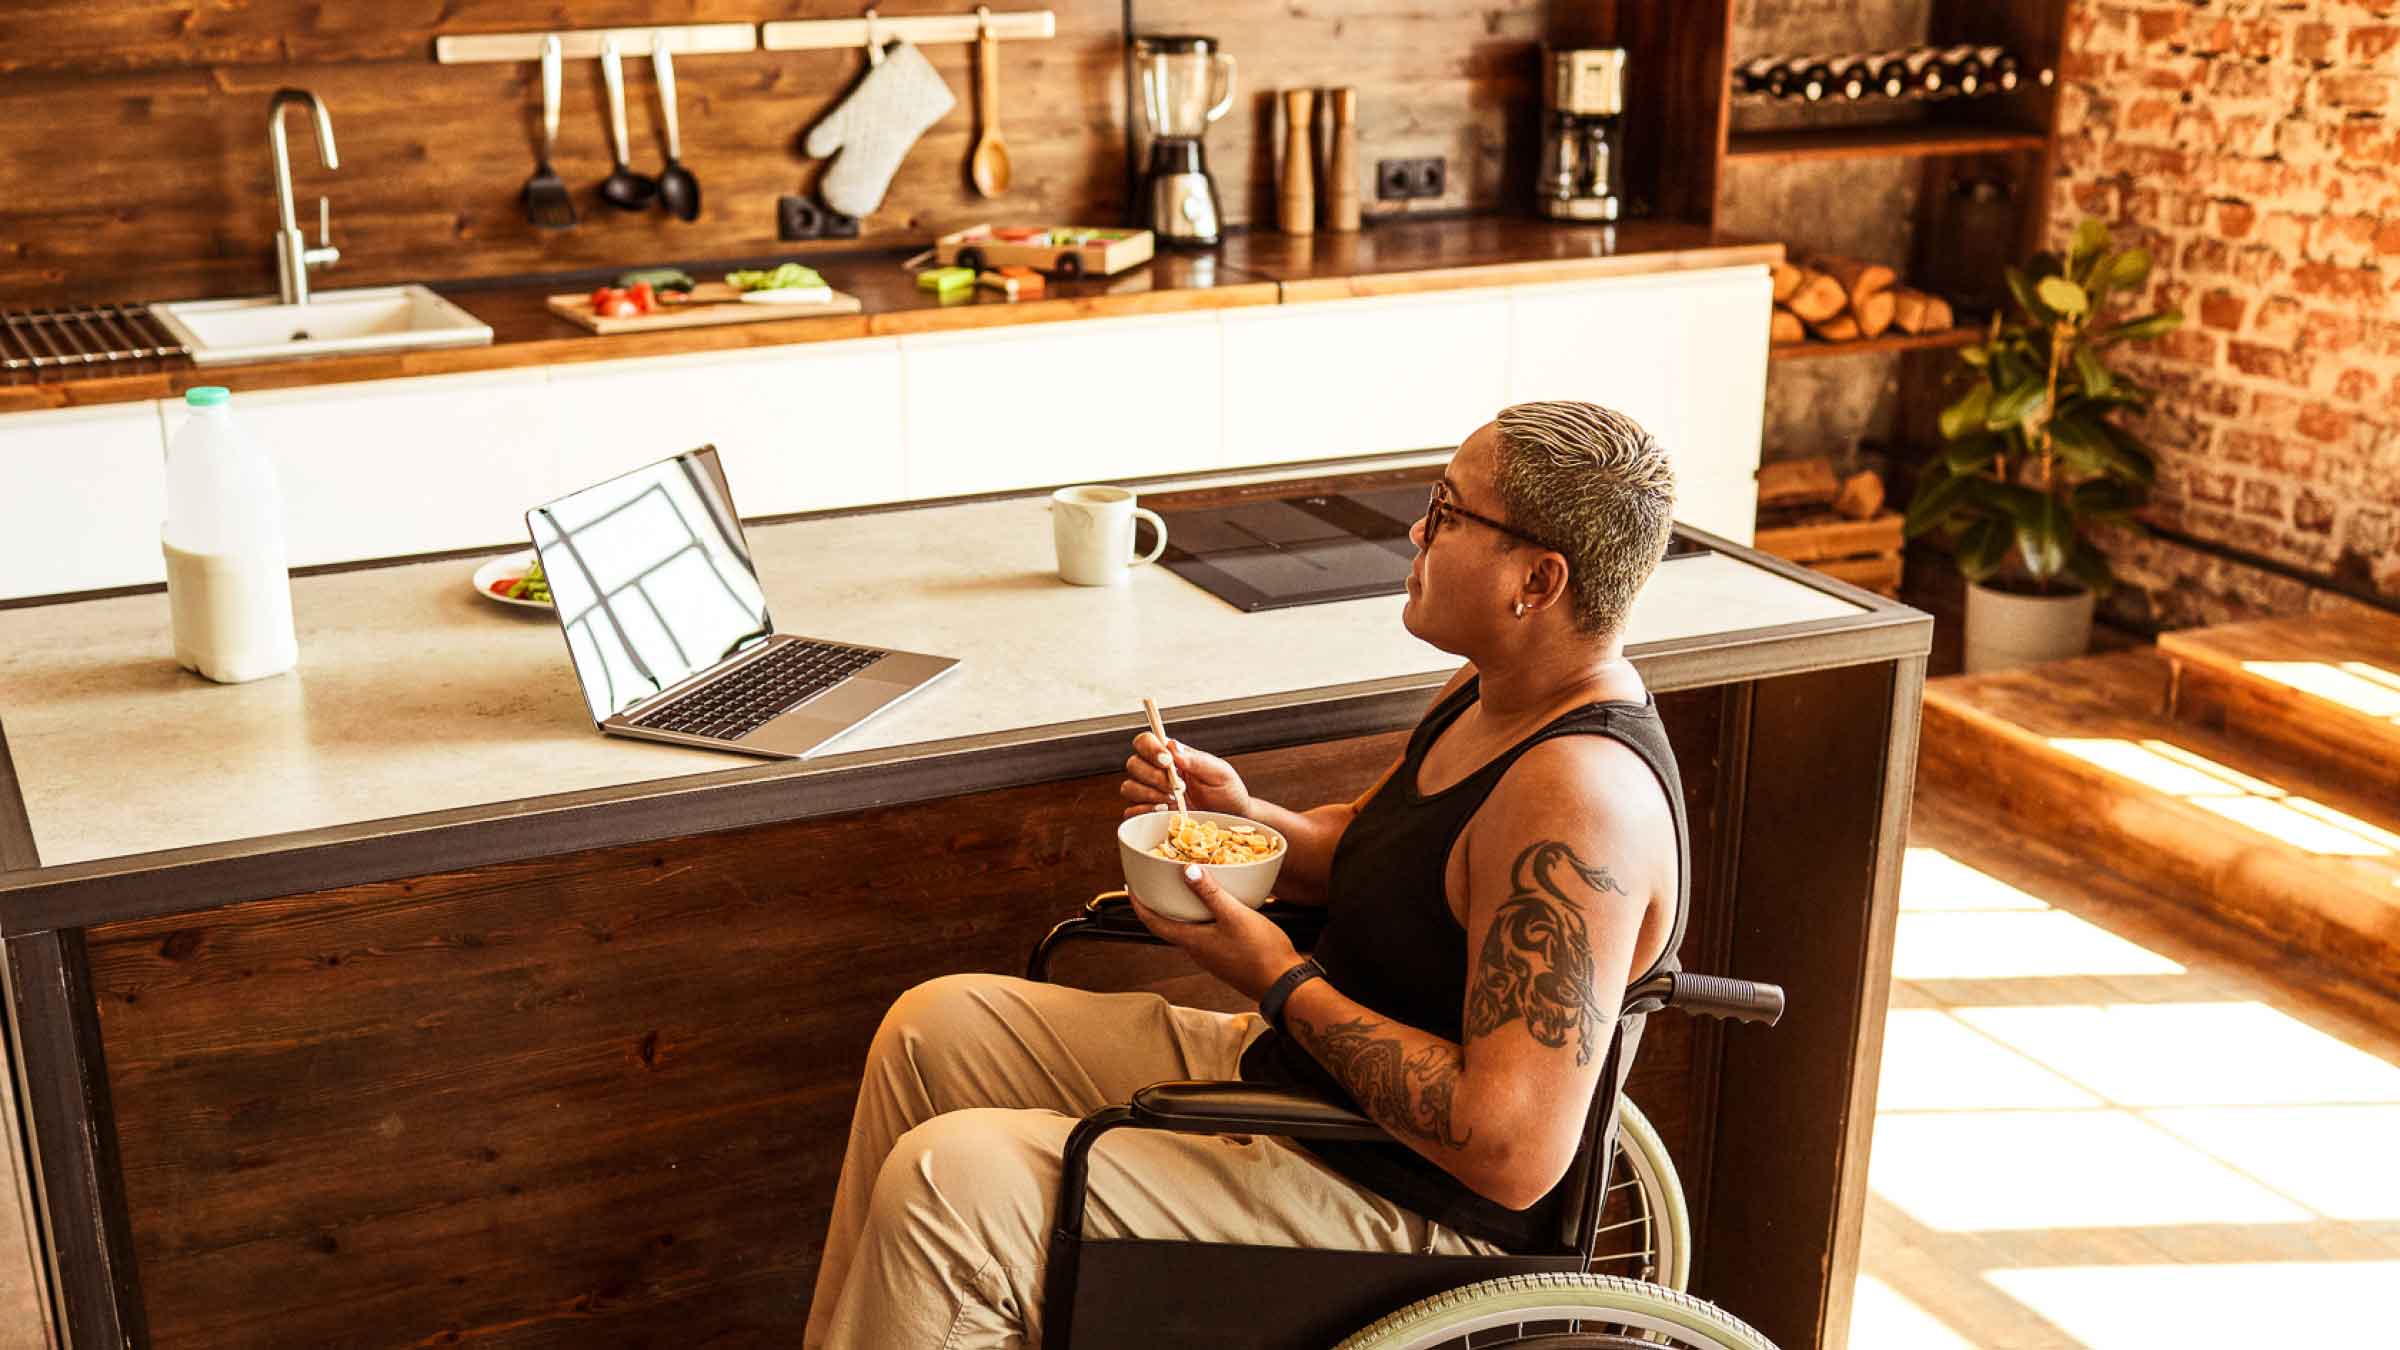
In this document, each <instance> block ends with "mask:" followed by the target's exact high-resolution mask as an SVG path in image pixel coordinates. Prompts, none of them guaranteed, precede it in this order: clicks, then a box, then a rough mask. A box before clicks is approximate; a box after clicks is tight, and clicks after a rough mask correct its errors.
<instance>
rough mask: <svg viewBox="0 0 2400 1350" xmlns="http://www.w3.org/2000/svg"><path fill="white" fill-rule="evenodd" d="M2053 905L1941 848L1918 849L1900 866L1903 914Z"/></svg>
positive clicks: (1909, 853) (2046, 906) (2012, 908)
mask: <svg viewBox="0 0 2400 1350" xmlns="http://www.w3.org/2000/svg"><path fill="white" fill-rule="evenodd" d="M2048 908H2050V906H2049V903H2048V902H2046V901H2044V900H2042V899H2041V898H2040V897H2038V896H2031V895H2027V894H2026V893H2025V892H2023V891H2020V890H2018V889H2017V888H2016V887H2014V886H2011V885H2009V884H2008V883H2007V882H2005V881H2002V880H2001V879H2000V878H1998V877H1995V876H1992V875H1990V874H1989V873H1985V872H1978V871H1976V870H1975V869H1974V868H1972V867H1969V866H1967V865H1966V864H1965V863H1962V862H1960V861H1959V860H1958V859H1956V858H1953V857H1951V856H1950V855H1949V854H1947V853H1944V852H1942V851H1941V850H1940V849H1938V848H1925V847H1923V846H1921V845H1920V846H1918V847H1914V848H1911V849H1909V850H1908V852H1907V854H1906V855H1905V857H1904V858H1903V859H1902V861H1901V864H1900V912H1901V913H1903V914H1925V913H1932V912H1935V911H1939V910H1994V909H1998V910H2037V909H2048Z"/></svg>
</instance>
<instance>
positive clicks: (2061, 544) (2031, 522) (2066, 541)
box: [2017, 492, 2076, 581]
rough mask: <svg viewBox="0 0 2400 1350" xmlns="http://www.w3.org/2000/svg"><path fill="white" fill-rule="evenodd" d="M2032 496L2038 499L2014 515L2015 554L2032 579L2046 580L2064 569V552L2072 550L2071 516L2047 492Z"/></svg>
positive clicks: (2066, 555) (2073, 543)
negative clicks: (2020, 559)
mask: <svg viewBox="0 0 2400 1350" xmlns="http://www.w3.org/2000/svg"><path fill="white" fill-rule="evenodd" d="M2034 496H2036V497H2038V498H2040V500H2039V501H2038V502H2037V503H2035V504H2033V505H2031V506H2028V507H2027V508H2026V509H2025V510H2024V511H2022V512H2021V513H2020V514H2019V515H2018V517H2017V555H2018V556H2019V557H2021V558H2023V559H2024V560H2025V570H2026V571H2027V572H2029V573H2031V574H2032V575H2033V579H2034V580H2036V581H2048V580H2049V579H2050V578H2052V577H2054V576H2057V575H2058V574H2059V573H2061V572H2063V571H2065V570H2067V558H2068V555H2070V554H2072V553H2073V552H2074V551H2075V542H2076V541H2075V517H2074V516H2073V515H2071V514H2070V513H2069V512H2068V511H2067V507H2066V503H2064V502H2061V501H2060V500H2059V499H2058V498H2056V497H2053V496H2051V495H2050V494H2049V493H2047V492H2037V493H2035V494H2034Z"/></svg>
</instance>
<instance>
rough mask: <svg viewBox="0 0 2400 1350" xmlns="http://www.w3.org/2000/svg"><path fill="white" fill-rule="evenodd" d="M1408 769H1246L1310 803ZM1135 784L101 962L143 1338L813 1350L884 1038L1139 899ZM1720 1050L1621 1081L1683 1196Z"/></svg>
mask: <svg viewBox="0 0 2400 1350" xmlns="http://www.w3.org/2000/svg"><path fill="white" fill-rule="evenodd" d="M1662 704H1664V705H1665V707H1666V708H1667V712H1668V716H1669V720H1670V725H1671V726H1672V727H1673V728H1674V731H1675V734H1676V738H1677V740H1678V743H1679V749H1680V751H1681V753H1682V754H1683V756H1684V757H1685V761H1686V764H1687V782H1688V783H1689V784H1690V793H1691V798H1692V800H1691V805H1692V807H1693V809H1694V813H1695V815H1694V824H1695V835H1696V843H1697V844H1698V845H1699V847H1698V849H1697V852H1696V862H1699V863H1700V866H1701V870H1700V871H1698V872H1696V874H1695V880H1696V882H1702V883H1704V884H1702V885H1700V886H1699V887H1698V889H1697V893H1698V894H1699V896H1700V897H1701V902H1700V903H1699V904H1698V905H1696V915H1695V925H1694V928H1693V931H1692V935H1691V938H1690V940H1689V943H1688V945H1687V951H1703V950H1710V949H1713V948H1715V947H1718V946H1721V945H1722V941H1723V931H1724V925H1723V922H1722V914H1721V910H1722V904H1721V901H1720V900H1719V898H1718V897H1716V896H1715V894H1714V885H1715V883H1714V880H1713V878H1710V877H1708V876H1707V874H1706V864H1705V862H1704V861H1701V860H1705V859H1707V858H1709V857H1711V856H1713V852H1714V850H1713V848H1712V847H1711V845H1710V842H1709V841H1710V840H1711V839H1713V837H1714V833H1713V830H1712V829H1711V827H1710V824H1709V822H1710V821H1712V820H1713V818H1714V815H1715V807H1714V804H1713V803H1714V785H1715V783H1716V781H1717V777H1716V774H1715V773H1714V772H1712V771H1711V767H1712V766H1713V765H1714V764H1715V763H1716V761H1717V758H1718V757H1717V754H1716V744H1717V741H1718V738H1719V733H1720V712H1721V709H1722V708H1723V707H1724V706H1725V705H1724V696H1723V694H1722V693H1721V691H1716V690H1709V691H1697V692H1693V693H1688V694H1675V695H1668V696H1665V697H1664V698H1662ZM1402 740H1403V737H1402V736H1401V735H1400V734H1398V733H1394V734H1389V735H1381V736H1372V737H1365V738H1359V739H1355V740H1346V741H1338V742H1332V743H1327V744H1323V745H1316V746H1303V747H1294V748H1288V749H1283V750H1276V751H1269V752H1263V753H1260V754H1254V755H1247V756H1243V757H1241V759H1240V761H1239V762H1240V764H1241V767H1242V769H1243V771H1244V773H1245V775H1246V776H1247V777H1248V778H1249V781H1250V782H1251V783H1252V784H1253V786H1254V787H1255V788H1256V789H1257V790H1259V791H1260V792H1261V793H1263V794H1265V795H1268V796H1270V797H1276V798H1280V799H1283V800H1289V801H1303V802H1305V801H1313V800H1317V799H1319V798H1321V797H1332V796H1342V795H1347V794H1349V793H1351V792H1354V791H1356V790H1358V788H1360V787H1362V786H1363V785H1364V784H1365V783H1367V782H1368V781H1371V779H1372V778H1373V776H1374V775H1375V774H1376V773H1377V772H1378V771H1379V770H1380V769H1381V767H1382V765H1383V764H1385V763H1387V762H1388V761H1389V760H1390V758H1391V757H1392V756H1394V755H1395V754H1397V753H1398V751H1399V749H1400V746H1401V744H1402ZM1116 782H1117V780H1116V778H1115V776H1113V775H1102V776H1097V777H1091V778H1082V779H1076V780H1071V781H1068V782H1061V783H1053V784H1047V785H1041V786H1035V787H1025V788H1014V789H1009V790H1005V791H999V792H990V793H983V794H978V795H975V796H971V797H963V798H956V799H951V800H948V801H939V802H929V803H922V804H918V805H912V806H905V807H895V808H890V809H885V810H880V811H873V812H867V813H860V814H855V815H849V816H841V817H831V818H822V819H815V820H804V821H796V822H791V823H785V824H777V825H771V826H764V827H760V828H756V829H750V830H744V831H739V832H733V833H726V834H717V835H707V836H696V837H691V838H684V839H678V840H672V841H668V842H665V843H660V844H652V845H643V846H634V847H624V848H615V849H608V850H600V851H594V852H588V853H581V854H576V855H573V856H569V857H565V858H560V859H556V860H552V861H550V862H547V863H541V864H519V865H511V866H505V867H494V868H489V869H482V870H476V871H469V872H460V873H454V874H449V875H443V876H432V877H425V878H420V879H416V880H411V881H404V882H397V883H391V884H384V885H375V886H362V887H356V888H351V889H347V890H341V891H332V892H323V893H319V894H314V895H306V896H298V897H292V898H287V899H280V900H271V901H259V902H253V903H249V904H243V905H238V906H234V907H232V908H229V909H226V910H222V911H218V912H215V913H212V914H210V915H208V916H205V917H204V918H202V919H200V920H198V921H195V920H193V919H190V918H185V919H181V920H159V921H148V922H141V923H130V924H122V925H114V926H109V927H104V928H100V929H95V930H92V932H91V934H90V956H91V967H92V975H93V985H94V988H95V989H96V990H97V991H98V992H97V1001H98V1003H99V1007H100V1018H101V1025H102V1032H103V1037H104V1041H105V1046H106V1052H107V1057H108V1064H109V1081H110V1085H111V1088H112V1091H113V1094H114V1102H115V1109H116V1128H117V1136H118V1141H119V1146H120V1150H121V1153H122V1157H123V1161H124V1176H125V1187H126V1192H127V1195H128V1199H129V1203H130V1208H131V1213H132V1227H133V1231H134V1236H135V1246H136V1250H137V1252H138V1256H139V1262H140V1275H141V1281H142V1287H143V1291H144V1301H145V1303H146V1305H147V1307H148V1310H149V1313H150V1319H151V1325H152V1327H153V1330H154V1334H155V1336H156V1340H157V1343H158V1344H161V1345H175V1346H216V1345H224V1346H245V1347H247V1346H261V1345H295V1346H297V1345H311V1346H313V1345H324V1344H345V1345H365V1344H416V1343H420V1342H432V1343H446V1342H452V1341H470V1342H474V1343H477V1344H487V1345H511V1346H515V1345H563V1344H578V1345H580V1344H592V1343H608V1344H652V1343H657V1344H664V1343H669V1342H672V1343H677V1344H711V1345H718V1344H723V1345H747V1344H789V1343H791V1341H792V1339H793V1338H794V1336H795V1335H796V1333H797V1330H798V1327H799V1325H800V1323H801V1321H802V1320H803V1319H804V1317H805V1314H806V1308H807V1301H808V1296H809V1292H810V1288H811V1285H812V1282H813V1279H814V1270H815V1264H816V1259H817V1251H818V1243H819V1242H820V1240H821V1238H822V1234H823V1231H824V1226H825V1222H826V1217H827V1212H828V1209H829V1206H830V1204H831V1200H832V1193H833V1187H834V1183H835V1179H836V1171H837V1169H838V1166H839V1154H840V1148H841V1141H842V1140H843V1139H844V1137H845V1135H846V1131H847V1127H848V1122H849V1116H850V1111H851V1107H852V1104H853V1102H854V1100H855V1094H856V1088H857V1079H858V1070H859V1065H860V1063H861V1060H862V1057H863V1054H864V1051H865V1047H866V1044H867V1041H868V1039H869V1037H870V1036H871V1034H872V1032H873V1030H874V1027H875V1025H876V1023H877V1021H878V1020H879V1019H880V1018H881V1016H882V1013H883V1011H884V1009H885V1007H886V1006H887V1005H888V1004H889V1003H890V1002H891V1000H892V998H893V997H894V996H896V995H897V994H899V993H900V992H901V991H902V990H904V989H906V988H908V987H909V986H910V985H913V984H915V983H917V982H919V981H922V980H924V979H927V978H930V977H932V976H935V975H939V974H943V973H946V972H952V971H962V970H986V971H1001V972H1011V973H1013V972H1016V971H1018V970H1020V969H1021V968H1022V963H1023V961H1024V958H1025V956H1026V954H1027V952H1028V951H1029V950H1030V949H1031V946H1032V944H1033V942H1034V941H1035V939H1036V938H1037V937H1038V936H1039V935H1040V934H1041V933H1042V932H1043V931H1044V930H1045V929H1046V928H1047V927H1048V925H1049V924H1051V923H1052V922H1054V921H1055V920H1057V919H1058V918H1060V917H1062V916H1063V915H1065V914H1066V913H1068V912H1070V911H1071V910H1072V909H1073V907H1074V906H1075V905H1076V904H1077V903H1079V902H1080V901H1081V899H1082V898H1083V897H1085V896H1086V895H1089V894H1090V893H1092V892H1093V891H1095V890H1100V889H1106V888H1109V887H1112V886H1114V885H1116V884H1118V883H1119V878H1118V874H1117V866H1116V859H1115V853H1114V846H1113V843H1111V842H1110V840H1109V836H1108V831H1107V828H1106V825H1107V822H1109V821H1110V820H1113V819H1114V817H1115V815H1116V813H1117V810H1118V799H1117V797H1116V795H1115V789H1116ZM1106 950H1108V951H1109V952H1111V953H1112V954H1113V953H1121V952H1123V951H1125V950H1126V949H1122V948H1115V949H1106ZM1103 959H1111V958H1103ZM1068 974H1069V972H1068V971H1067V970H1066V969H1064V968H1063V967H1062V971H1061V975H1062V978H1063V977H1065V976H1066V975H1068ZM1152 978H1174V972H1172V971H1171V970H1162V971H1159V972H1157V973H1156V974H1155V975H1154V976H1152ZM1185 983H1186V984H1187V985H1188V984H1189V980H1188V979H1186V981H1185ZM1699 1034H1701V1035H1705V1032H1702V1033H1699ZM1707 1053H1708V1051H1707V1047H1706V1043H1705V1042H1700V1043H1697V1044H1696V1039H1695V1031H1694V1029H1693V1028H1692V1027H1691V1026H1690V1025H1688V1024H1686V1023H1685V1022H1684V1020H1683V1019H1681V1018H1677V1017H1671V1016H1670V1017H1661V1018H1658V1019H1654V1021H1653V1023H1652V1032H1651V1035H1650V1037H1649V1040H1648V1044H1647V1045H1646V1046H1645V1048H1644V1053H1643V1055H1642V1059H1641V1064H1640V1069H1639V1071H1638V1072H1637V1074H1636V1076H1635V1088H1634V1091H1635V1093H1636V1096H1637V1098H1638V1099H1639V1100H1640V1101H1641V1102H1642V1103H1643V1105H1644V1107H1645V1108H1646V1109H1647V1110H1648V1111H1649V1112H1650V1113H1651V1115H1652V1117H1653V1118H1654V1119H1655V1120H1657V1121H1658V1123H1659V1125H1660V1127H1661V1129H1662V1131H1663V1132H1665V1134H1666V1136H1667V1138H1668V1140H1669V1143H1670V1146H1671V1147H1672V1148H1674V1149H1675V1150H1676V1152H1677V1156H1678V1162H1679V1164H1680V1165H1682V1166H1683V1168H1684V1169H1685V1172H1686V1176H1687V1182H1688V1184H1690V1186H1691V1187H1692V1190H1693V1193H1694V1194H1695V1195H1698V1194H1701V1193H1703V1190H1704V1187H1705V1179H1706V1165H1707V1159H1706V1157H1705V1156H1704V1155H1702V1154H1700V1153H1699V1152H1697V1151H1695V1150H1694V1148H1693V1145H1692V1141H1693V1139H1694V1137H1695V1136H1694V1131H1693V1128H1692V1122H1693V1119H1694V1112H1695V1110H1696V1109H1699V1108H1700V1107H1701V1106H1702V1104H1704V1103H1705V1101H1706V1100H1708V1099H1709V1098H1710V1097H1711V1096H1713V1091H1714V1084H1713V1082H1702V1081H1701V1077H1702V1076H1697V1075H1695V1074H1694V1073H1693V1070H1692V1064H1693V1061H1694V1057H1695V1055H1705V1054H1707ZM1705 1077H1707V1078H1710V1079H1713V1071H1711V1072H1709V1073H1708V1074H1706V1075H1705ZM370 1329H371V1330H370Z"/></svg>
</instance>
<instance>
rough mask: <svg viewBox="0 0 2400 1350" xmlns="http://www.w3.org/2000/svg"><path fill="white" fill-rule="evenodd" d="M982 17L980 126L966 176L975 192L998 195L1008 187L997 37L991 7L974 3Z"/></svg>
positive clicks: (979, 36) (977, 47) (977, 91)
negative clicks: (1001, 130) (993, 27)
mask: <svg viewBox="0 0 2400 1350" xmlns="http://www.w3.org/2000/svg"><path fill="white" fill-rule="evenodd" d="M975 16H976V17H977V18H978V19H980V20H982V23H981V26H980V28H979V29H978V31H977V32H976V34H975V120H976V122H977V123H978V124H979V127H980V130H979V131H978V132H977V134H976V137H975V153H974V154H972V155H970V156H969V157H968V159H967V176H968V178H969V179H971V180H972V181H973V182H974V184H975V191H976V193H977V194H978V195H981V196H985V197H997V196H999V195H1000V194H1001V193H1003V192H1006V191H1008V145H1007V143H1006V142H1004V141H1002V140H1001V139H1000V40H999V39H998V38H995V37H993V36H992V11H991V7H990V6H988V5H977V6H976V7H975Z"/></svg>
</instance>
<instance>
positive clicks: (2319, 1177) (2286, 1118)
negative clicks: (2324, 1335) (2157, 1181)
mask: <svg viewBox="0 0 2400 1350" xmlns="http://www.w3.org/2000/svg"><path fill="white" fill-rule="evenodd" d="M2142 1115H2143V1117H2144V1118H2145V1119H2147V1120H2149V1121H2151V1122H2152V1123H2154V1124H2156V1125H2158V1126H2159V1127H2160V1128H2161V1129H2164V1130H2166V1131H2167V1132H2168V1133H2170V1134H2173V1135H2175V1136H2176V1137H2177V1138H2179V1139H2183V1140H2185V1141H2187V1142H2189V1143H2190V1144H2192V1146H2194V1147H2195V1148H2200V1149H2204V1150H2206V1151H2207V1152H2208V1153H2209V1154H2210V1156H2212V1157H2216V1158H2222V1159H2224V1160H2225V1161H2226V1162H2228V1163H2231V1164H2232V1165H2233V1166H2235V1167H2237V1168H2239V1169H2241V1170H2242V1171H2243V1172H2245V1173H2247V1174H2249V1175H2250V1176H2252V1177H2255V1178H2257V1179H2258V1181H2259V1182H2261V1183H2262V1184H2264V1185H2267V1186H2270V1187H2273V1188H2274V1189H2275V1190H2277V1191H2280V1192H2282V1193H2283V1194H2285V1195H2288V1196H2290V1197H2291V1198H2292V1199H2294V1200H2296V1201H2298V1202H2300V1203H2301V1204H2303V1205H2306V1206H2307V1207H2308V1208H2310V1209H2313V1210H2315V1211H2316V1212H2317V1213H2319V1214H2322V1215H2324V1216H2325V1217H2327V1218H2330V1219H2348V1220H2352V1221H2355V1222H2368V1223H2378V1224H2392V1225H2400V1157H2395V1156H2394V1151H2395V1149H2400V1104H2394V1103H2380V1104H2374V1105H2363V1106H2229V1107H2188V1108H2170V1109H2167V1110H2159V1111H2145V1112H2143V1113H2142ZM2396 1250H2400V1249H2396ZM2395 1292H2396V1293H2400V1290H2396V1291H2395Z"/></svg>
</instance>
